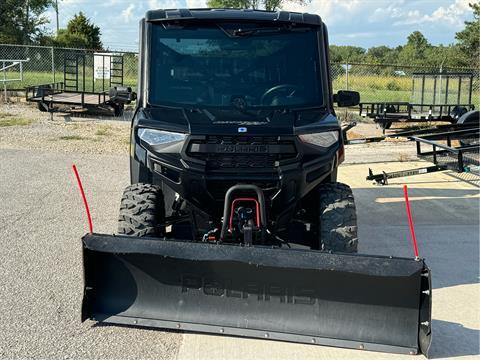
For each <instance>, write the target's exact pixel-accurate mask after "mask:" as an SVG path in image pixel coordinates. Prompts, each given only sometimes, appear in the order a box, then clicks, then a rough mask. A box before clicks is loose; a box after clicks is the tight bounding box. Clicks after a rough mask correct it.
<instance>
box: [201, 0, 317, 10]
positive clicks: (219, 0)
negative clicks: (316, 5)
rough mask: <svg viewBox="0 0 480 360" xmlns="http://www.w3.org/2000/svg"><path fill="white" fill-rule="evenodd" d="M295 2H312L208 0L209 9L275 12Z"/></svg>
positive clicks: (296, 1) (294, 0)
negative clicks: (288, 3) (260, 9)
mask: <svg viewBox="0 0 480 360" xmlns="http://www.w3.org/2000/svg"><path fill="white" fill-rule="evenodd" d="M288 1H290V2H295V3H297V4H306V3H308V2H310V1H311V0H207V5H208V7H211V8H234V9H258V8H263V9H265V10H268V11H275V10H278V9H281V8H282V5H283V3H285V2H288Z"/></svg>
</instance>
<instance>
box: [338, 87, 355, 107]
mask: <svg viewBox="0 0 480 360" xmlns="http://www.w3.org/2000/svg"><path fill="white" fill-rule="evenodd" d="M333 101H334V102H336V103H337V104H338V106H339V107H347V106H355V105H358V104H359V103H360V93H359V92H357V91H349V90H339V91H338V93H336V94H335V95H333Z"/></svg>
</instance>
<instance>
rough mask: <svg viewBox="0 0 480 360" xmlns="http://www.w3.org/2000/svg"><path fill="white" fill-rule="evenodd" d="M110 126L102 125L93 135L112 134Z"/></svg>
mask: <svg viewBox="0 0 480 360" xmlns="http://www.w3.org/2000/svg"><path fill="white" fill-rule="evenodd" d="M110 130H111V129H110V127H109V126H103V127H101V128H99V129H98V130H97V131H96V132H95V135H98V136H110V135H112V133H111V131H110Z"/></svg>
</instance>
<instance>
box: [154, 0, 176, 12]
mask: <svg viewBox="0 0 480 360" xmlns="http://www.w3.org/2000/svg"><path fill="white" fill-rule="evenodd" d="M182 7H185V6H180V4H179V1H176V0H148V8H149V9H150V10H156V9H178V8H182Z"/></svg>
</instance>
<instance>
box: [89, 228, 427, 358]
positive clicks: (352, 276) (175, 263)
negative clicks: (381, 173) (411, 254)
mask: <svg viewBox="0 0 480 360" xmlns="http://www.w3.org/2000/svg"><path fill="white" fill-rule="evenodd" d="M82 241H83V258H84V276H85V290H84V298H83V306H82V320H86V319H94V320H96V321H102V322H110V323H118V324H128V325H137V326H149V327H159V328H173V329H182V330H187V331H198V332H208V333H217V334H229V335H234V336H247V337H261V338H269V339H276V340H286V341H294V342H305V343H312V344H321V345H330V346H339V347H348V348H357V349H364V350H374V351H384V352H396V353H407V354H416V353H418V352H421V353H424V354H425V355H427V353H428V348H429V346H430V340H431V339H430V334H431V329H430V324H431V285H430V272H429V270H428V268H427V266H426V265H425V263H424V262H423V260H420V261H415V260H413V259H406V258H392V257H381V256H369V255H356V254H354V255H350V254H329V253H325V252H319V251H305V250H292V249H288V250H287V249H272V248H267V247H240V246H232V245H217V244H208V243H193V242H186V241H179V240H168V241H165V240H161V239H148V238H138V237H130V236H113V235H99V234H88V235H85V236H84V237H83V239H82Z"/></svg>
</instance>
